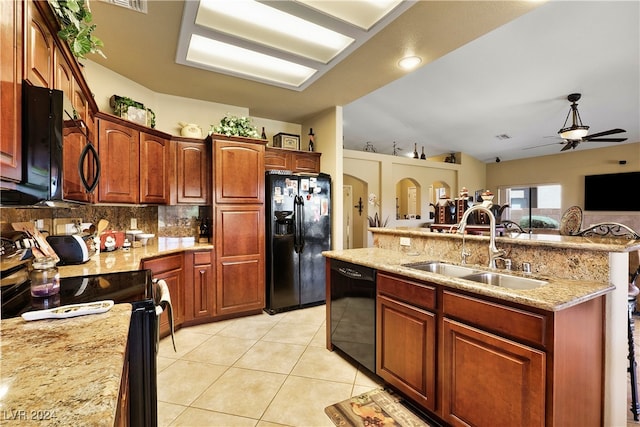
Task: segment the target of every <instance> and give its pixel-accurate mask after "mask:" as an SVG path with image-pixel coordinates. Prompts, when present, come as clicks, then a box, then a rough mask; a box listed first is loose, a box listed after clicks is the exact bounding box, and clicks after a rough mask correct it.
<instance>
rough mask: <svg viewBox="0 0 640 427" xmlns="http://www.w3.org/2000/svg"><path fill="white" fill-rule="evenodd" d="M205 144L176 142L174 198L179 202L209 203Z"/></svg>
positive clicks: (207, 161) (208, 178)
mask: <svg viewBox="0 0 640 427" xmlns="http://www.w3.org/2000/svg"><path fill="white" fill-rule="evenodd" d="M208 164H209V159H208V156H207V146H206V144H204V143H200V142H187V141H177V142H176V175H177V176H176V180H177V195H176V200H177V202H178V203H180V204H192V205H206V204H208V203H209V197H208V193H209V185H208V183H209V181H210V180H211V178H210V177H209V173H208V169H209V168H208Z"/></svg>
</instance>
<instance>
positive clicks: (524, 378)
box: [442, 318, 580, 426]
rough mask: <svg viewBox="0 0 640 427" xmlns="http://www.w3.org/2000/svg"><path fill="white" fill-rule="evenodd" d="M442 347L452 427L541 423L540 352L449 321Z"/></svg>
mask: <svg viewBox="0 0 640 427" xmlns="http://www.w3.org/2000/svg"><path fill="white" fill-rule="evenodd" d="M443 345H444V347H443V358H444V360H443V367H444V369H443V378H442V387H443V390H442V410H443V419H444V421H446V422H448V423H450V424H451V425H452V426H489V425H491V426H543V425H544V424H545V363H546V362H545V360H546V358H545V354H544V353H543V352H541V351H538V350H535V349H533V348H531V347H528V346H525V345H522V344H519V343H517V342H514V341H511V340H507V339H504V338H501V337H499V336H497V335H493V334H490V333H487V332H484V331H482V330H479V329H476V328H473V327H471V326H467V325H465V324H463V323H459V322H456V321H453V320H450V319H447V318H445V319H444V321H443ZM579 392H580V391H579V390H576V393H579Z"/></svg>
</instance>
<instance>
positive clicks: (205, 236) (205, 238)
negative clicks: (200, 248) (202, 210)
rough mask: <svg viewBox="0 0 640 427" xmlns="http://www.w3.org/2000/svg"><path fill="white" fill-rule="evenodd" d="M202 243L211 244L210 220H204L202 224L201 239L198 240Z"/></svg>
mask: <svg viewBox="0 0 640 427" xmlns="http://www.w3.org/2000/svg"><path fill="white" fill-rule="evenodd" d="M198 242H200V243H208V242H209V218H204V219H203V220H202V221H201V222H200V238H199V239H198Z"/></svg>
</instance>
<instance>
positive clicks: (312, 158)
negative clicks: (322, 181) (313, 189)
mask: <svg viewBox="0 0 640 427" xmlns="http://www.w3.org/2000/svg"><path fill="white" fill-rule="evenodd" d="M292 162H293V170H294V171H295V172H309V173H319V172H320V153H295V154H294V155H293V156H292Z"/></svg>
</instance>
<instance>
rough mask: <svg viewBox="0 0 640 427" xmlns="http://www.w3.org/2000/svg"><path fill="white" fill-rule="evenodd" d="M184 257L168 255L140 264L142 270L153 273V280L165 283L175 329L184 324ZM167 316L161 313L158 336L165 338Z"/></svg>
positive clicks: (167, 330) (167, 325) (167, 323)
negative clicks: (160, 280) (169, 297)
mask: <svg viewBox="0 0 640 427" xmlns="http://www.w3.org/2000/svg"><path fill="white" fill-rule="evenodd" d="M183 259H184V256H183V255H182V254H180V255H168V256H165V257H160V258H155V259H152V260H146V261H143V262H142V269H149V270H151V271H153V278H154V279H163V280H164V281H165V282H167V287H168V288H169V294H170V296H171V307H172V308H173V321H174V325H175V326H176V327H178V326H180V325H182V323H183V322H184V317H185V316H184V292H183V291H184V269H183ZM169 331H170V329H169V316H168V315H167V313H166V312H163V313H162V315H161V316H160V334H161V335H163V336H165V335H167V334H168V333H169Z"/></svg>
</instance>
